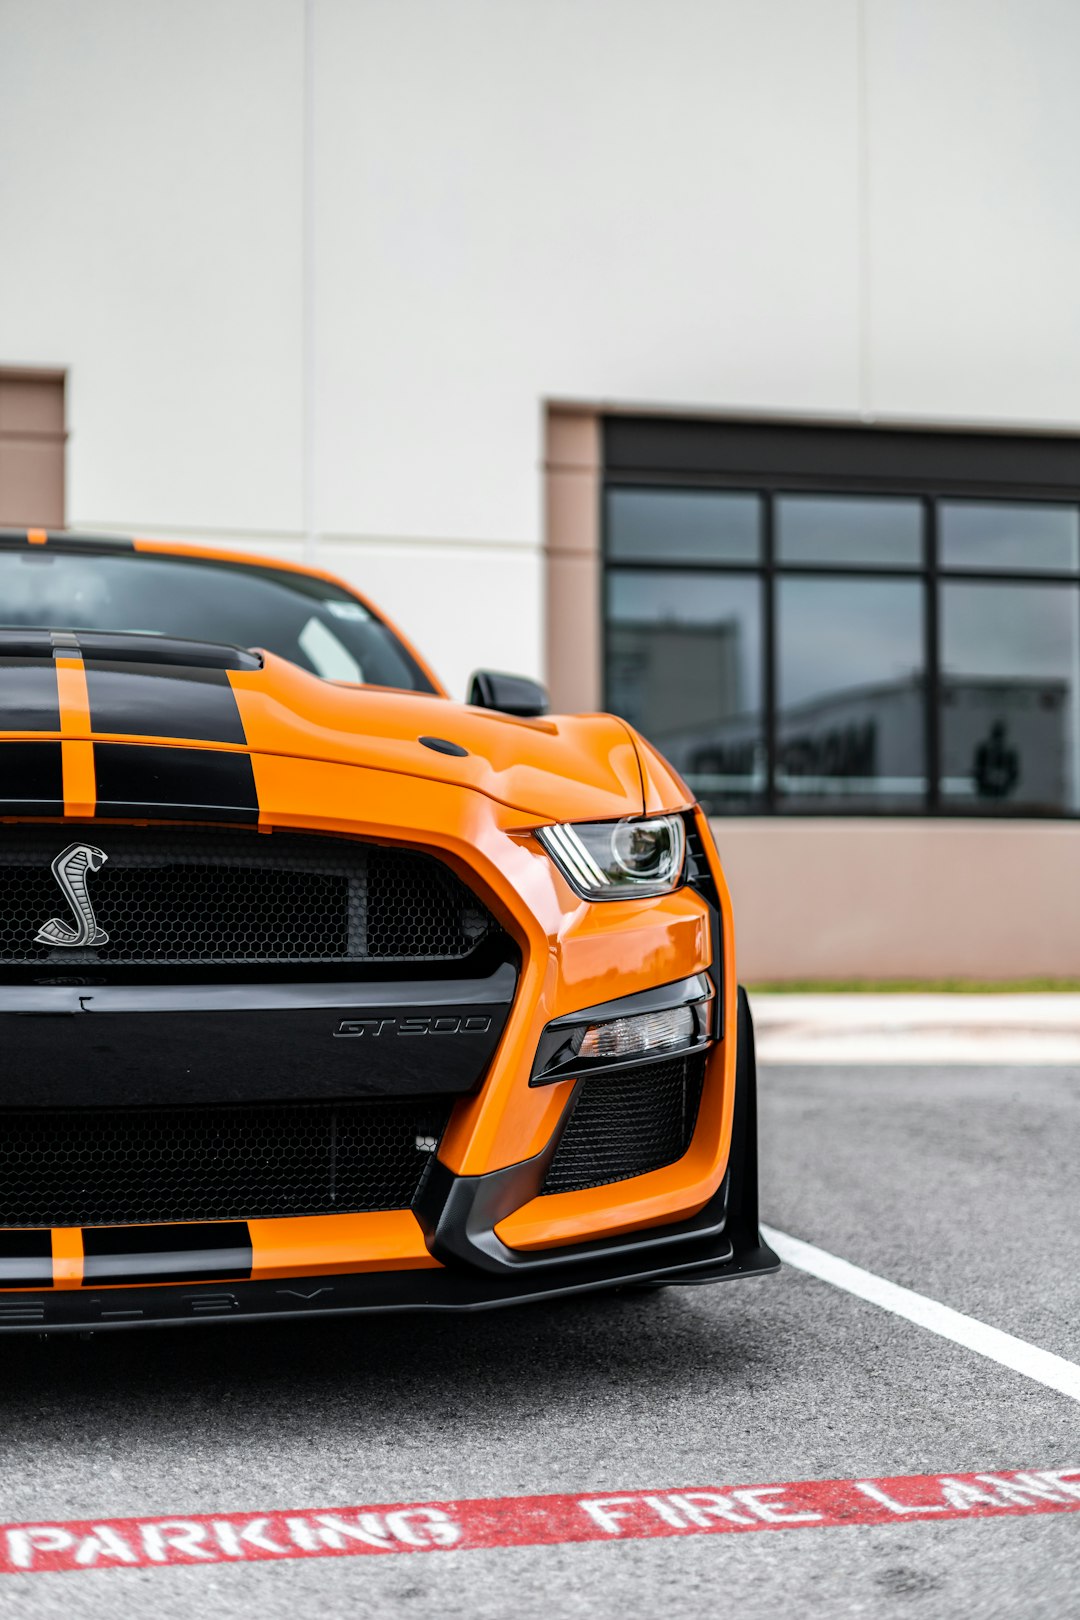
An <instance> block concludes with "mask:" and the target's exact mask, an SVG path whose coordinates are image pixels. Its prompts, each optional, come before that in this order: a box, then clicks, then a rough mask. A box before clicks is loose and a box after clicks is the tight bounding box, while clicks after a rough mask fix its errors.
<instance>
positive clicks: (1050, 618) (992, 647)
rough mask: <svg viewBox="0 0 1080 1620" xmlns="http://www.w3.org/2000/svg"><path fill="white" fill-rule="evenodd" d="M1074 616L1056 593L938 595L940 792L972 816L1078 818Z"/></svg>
mask: <svg viewBox="0 0 1080 1620" xmlns="http://www.w3.org/2000/svg"><path fill="white" fill-rule="evenodd" d="M1078 690H1080V618H1078V615H1077V601H1076V593H1075V591H1073V590H1071V589H1069V588H1063V587H1061V586H1059V585H1034V584H1032V585H1029V584H1012V583H1010V584H1007V585H1006V584H1002V583H987V582H983V583H980V584H969V583H968V582H966V581H965V582H964V583H963V584H957V583H953V582H949V583H947V584H945V585H944V586H943V587H942V592H941V792H942V796H943V798H944V799H945V800H947V801H948V802H949V803H950V804H952V805H953V806H955V807H956V808H957V809H963V810H965V811H968V812H971V813H973V814H986V813H987V812H991V813H992V812H995V811H1000V810H1002V809H1007V810H1011V811H1015V812H1025V813H1027V814H1035V815H1048V814H1056V815H1062V814H1065V813H1075V812H1076V810H1077V809H1078V808H1080V805H1078V800H1077V781H1076V776H1077V716H1078V713H1080V706H1078V702H1077V694H1078Z"/></svg>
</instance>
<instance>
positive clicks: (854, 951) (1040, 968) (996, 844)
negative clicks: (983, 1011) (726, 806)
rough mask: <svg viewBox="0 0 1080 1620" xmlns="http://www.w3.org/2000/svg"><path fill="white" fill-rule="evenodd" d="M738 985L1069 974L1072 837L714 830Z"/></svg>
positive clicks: (808, 824)
mask: <svg viewBox="0 0 1080 1620" xmlns="http://www.w3.org/2000/svg"><path fill="white" fill-rule="evenodd" d="M713 831H714V833H715V835H716V841H717V845H718V847H719V850H720V856H721V859H722V860H723V863H724V869H725V871H726V873H727V877H728V881H729V883H730V885H731V890H732V896H733V899H734V904H735V938H736V955H737V961H738V972H739V977H740V978H741V979H744V980H755V979H801V978H813V979H828V978H906V977H909V976H918V977H927V978H936V977H948V976H951V975H957V976H964V977H968V976H970V977H972V978H986V979H1001V978H1012V977H1023V976H1025V975H1035V974H1054V975H1070V976H1075V975H1078V974H1080V924H1078V921H1077V919H1078V918H1080V826H1077V825H1073V824H1070V823H1047V822H1030V821H1027V822H1010V823H1001V822H998V823H996V824H994V823H990V822H972V821H889V820H884V821H869V820H867V821H863V820H843V821H839V820H837V821H830V820H809V819H808V820H803V821H795V820H792V821H781V820H767V819H762V820H750V819H743V818H731V819H724V820H718V821H714V823H713Z"/></svg>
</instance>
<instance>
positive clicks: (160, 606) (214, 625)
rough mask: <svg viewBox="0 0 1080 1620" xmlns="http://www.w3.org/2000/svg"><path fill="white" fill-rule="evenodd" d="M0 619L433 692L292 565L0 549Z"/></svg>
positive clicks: (382, 639) (401, 649) (347, 599)
mask: <svg viewBox="0 0 1080 1620" xmlns="http://www.w3.org/2000/svg"><path fill="white" fill-rule="evenodd" d="M0 625H4V626H9V627H14V628H19V629H24V628H29V627H32V626H33V627H47V628H50V629H53V630H116V631H129V632H131V631H139V632H141V633H144V634H150V635H160V636H179V637H183V638H186V639H189V640H194V641H220V642H226V643H228V644H230V645H232V646H237V647H264V648H266V649H267V651H269V652H273V653H278V654H279V655H280V656H281V657H282V658H288V659H289V660H290V661H291V662H292V663H294V664H299V665H300V666H301V667H302V668H303V669H306V670H309V671H310V672H311V673H312V674H314V675H320V676H321V677H322V678H323V679H324V680H333V681H357V682H363V683H365V684H367V685H372V686H393V687H401V688H404V689H405V690H406V691H417V692H431V691H433V690H434V688H433V687H432V685H431V682H430V681H429V680H428V678H427V676H426V675H425V674H424V672H423V670H422V669H421V668H420V667H419V665H418V664H417V662H416V660H415V659H414V658H413V657H412V656H411V654H410V653H409V651H408V649H407V648H406V647H405V646H403V645H402V643H401V642H400V641H399V640H398V638H397V636H395V635H394V633H393V631H392V630H390V629H389V628H388V626H387V625H385V624H383V623H382V621H381V620H380V619H378V618H376V617H375V615H374V614H373V613H371V612H370V611H369V610H368V609H367V608H366V607H365V606H364V604H363V603H362V602H358V601H357V600H356V598H355V597H353V596H350V595H349V593H348V592H347V591H345V590H343V589H342V588H341V587H340V586H337V585H334V584H332V583H330V582H329V581H327V580H322V579H317V578H315V577H314V576H312V575H309V574H294V573H290V572H289V571H288V570H286V569H276V568H266V567H259V566H249V565H247V564H243V563H229V562H219V561H217V560H215V559H210V558H200V557H194V556H193V557H190V558H188V557H169V556H156V555H154V554H152V553H147V552H143V553H141V554H136V553H132V552H128V553H123V552H120V553H115V554H114V553H104V552H87V553H85V554H83V553H75V552H71V551H65V550H60V549H59V548H58V549H57V550H55V551H51V550H49V549H48V548H47V547H44V546H43V547H40V548H38V547H35V548H34V549H33V550H31V551H0Z"/></svg>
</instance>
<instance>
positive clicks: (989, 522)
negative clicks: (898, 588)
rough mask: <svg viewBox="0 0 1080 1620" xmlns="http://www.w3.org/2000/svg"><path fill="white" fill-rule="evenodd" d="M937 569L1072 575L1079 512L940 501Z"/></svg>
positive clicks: (1078, 555) (1077, 557)
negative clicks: (939, 537) (938, 562)
mask: <svg viewBox="0 0 1080 1620" xmlns="http://www.w3.org/2000/svg"><path fill="white" fill-rule="evenodd" d="M939 523H940V529H941V542H940V552H939V561H940V566H941V567H942V568H963V569H965V570H968V569H972V570H974V571H975V572H976V573H980V574H986V573H991V572H996V571H997V570H998V569H1001V570H1002V571H1003V572H1009V573H1022V574H1034V573H1040V574H1044V573H1051V574H1055V573H1070V572H1071V573H1075V572H1076V567H1077V563H1078V562H1080V509H1078V508H1077V507H1075V506H1053V505H1049V504H1042V505H1038V506H1036V505H1034V504H1031V503H1027V502H1020V501H942V502H941V507H940V516H939Z"/></svg>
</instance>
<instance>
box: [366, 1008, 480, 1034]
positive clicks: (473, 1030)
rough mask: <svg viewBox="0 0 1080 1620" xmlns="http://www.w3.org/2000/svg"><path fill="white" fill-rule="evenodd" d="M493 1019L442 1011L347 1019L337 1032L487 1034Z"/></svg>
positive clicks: (474, 1014) (477, 1014)
mask: <svg viewBox="0 0 1080 1620" xmlns="http://www.w3.org/2000/svg"><path fill="white" fill-rule="evenodd" d="M490 1028H491V1019H490V1018H485V1017H484V1016H483V1014H481V1013H470V1014H469V1016H468V1017H466V1018H457V1017H455V1016H454V1014H453V1013H441V1014H440V1015H439V1016H438V1017H437V1018H346V1019H343V1021H342V1022H341V1023H340V1024H339V1025H338V1027H337V1029H335V1031H334V1034H335V1036H338V1035H354V1036H355V1035H371V1036H377V1035H387V1034H389V1035H486V1034H487V1032H488V1030H489V1029H490Z"/></svg>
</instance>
